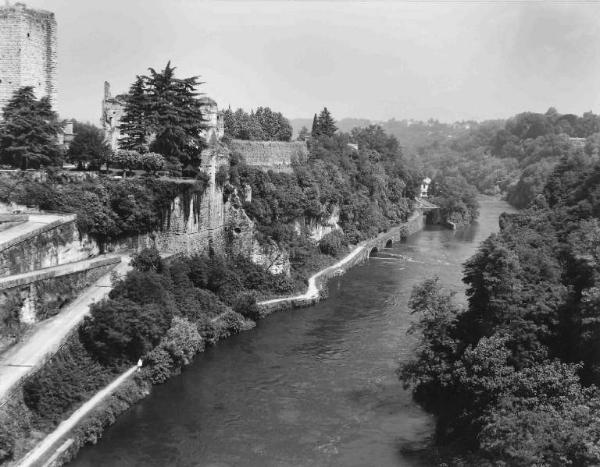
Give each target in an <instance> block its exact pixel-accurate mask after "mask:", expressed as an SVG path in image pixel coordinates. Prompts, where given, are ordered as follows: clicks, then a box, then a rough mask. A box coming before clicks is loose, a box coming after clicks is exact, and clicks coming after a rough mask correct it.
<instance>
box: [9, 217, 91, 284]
mask: <svg viewBox="0 0 600 467" xmlns="http://www.w3.org/2000/svg"><path fill="white" fill-rule="evenodd" d="M99 252H100V249H99V247H98V245H97V244H96V242H94V241H93V240H91V239H89V238H87V237H86V236H81V235H80V234H79V231H78V230H77V226H76V224H75V220H74V219H73V220H72V221H70V222H67V223H63V224H60V225H58V226H50V225H49V226H48V227H47V228H45V229H44V230H43V231H41V232H40V233H39V234H37V235H34V236H28V237H27V238H24V239H22V240H17V241H14V242H11V244H10V245H8V246H7V247H6V248H4V249H2V250H1V251H0V277H6V276H10V275H13V274H21V273H24V272H29V271H35V270H37V269H42V268H48V267H52V266H58V265H59V264H66V263H71V262H75V261H81V260H84V259H87V258H90V257H92V256H96V255H98V254H99Z"/></svg>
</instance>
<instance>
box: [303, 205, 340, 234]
mask: <svg viewBox="0 0 600 467" xmlns="http://www.w3.org/2000/svg"><path fill="white" fill-rule="evenodd" d="M339 221H340V208H339V207H338V206H334V207H333V212H332V214H331V215H330V216H329V217H328V218H327V219H325V221H318V220H316V219H311V218H308V219H307V218H300V219H297V220H296V221H295V223H294V230H295V231H296V232H297V233H298V235H300V234H301V233H302V231H306V232H307V234H308V236H309V237H310V239H311V240H313V241H315V242H319V241H320V240H321V239H322V238H323V237H324V236H325V235H327V234H329V233H331V232H333V231H334V230H341V229H342V228H341V227H340V225H339Z"/></svg>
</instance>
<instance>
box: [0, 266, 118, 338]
mask: <svg viewBox="0 0 600 467" xmlns="http://www.w3.org/2000/svg"><path fill="white" fill-rule="evenodd" d="M120 262H121V258H120V257H109V258H97V259H94V260H91V261H83V262H79V263H71V264H69V265H67V266H66V267H64V268H60V270H58V271H56V270H55V269H56V268H51V269H43V270H40V271H35V272H33V273H31V274H26V275H20V276H17V277H15V278H13V277H14V276H13V277H8V278H5V279H0V310H2V309H3V308H5V307H6V306H9V304H13V305H16V306H18V307H19V309H20V312H19V318H20V321H21V322H22V323H25V324H32V323H35V322H37V321H41V320H44V319H47V318H50V317H51V316H54V315H55V314H57V313H58V312H59V311H60V309H61V308H62V307H63V306H65V305H66V304H67V303H69V302H70V301H72V300H73V299H74V298H76V297H77V294H78V293H79V292H81V291H82V290H83V289H84V288H86V287H87V286H89V285H90V284H93V283H94V282H96V280H98V279H99V278H100V277H102V276H103V275H105V274H106V273H107V272H109V271H110V270H111V269H112V268H113V267H114V266H115V265H116V264H119V263H120ZM82 263H83V264H82ZM1 334H2V323H0V335H1Z"/></svg>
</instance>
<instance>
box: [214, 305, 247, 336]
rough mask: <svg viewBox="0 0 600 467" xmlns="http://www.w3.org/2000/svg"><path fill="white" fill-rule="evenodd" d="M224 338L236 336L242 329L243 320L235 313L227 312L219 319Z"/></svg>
mask: <svg viewBox="0 0 600 467" xmlns="http://www.w3.org/2000/svg"><path fill="white" fill-rule="evenodd" d="M219 321H220V324H221V325H222V328H223V330H224V331H225V334H224V335H225V336H228V335H230V334H238V333H239V332H240V331H241V330H242V329H243V328H244V318H243V317H242V316H241V315H240V314H239V313H236V312H235V311H227V312H225V313H224V314H223V316H221V318H220V319H219Z"/></svg>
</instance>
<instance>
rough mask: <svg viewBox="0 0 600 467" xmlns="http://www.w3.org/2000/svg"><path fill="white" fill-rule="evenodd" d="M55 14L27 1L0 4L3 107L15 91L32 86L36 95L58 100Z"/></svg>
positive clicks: (52, 100)
mask: <svg viewBox="0 0 600 467" xmlns="http://www.w3.org/2000/svg"><path fill="white" fill-rule="evenodd" d="M56 71H57V46H56V19H55V18H54V13H52V12H49V11H44V10H32V9H29V8H27V7H26V6H25V4H24V3H16V4H14V5H9V4H6V5H5V6H0V109H1V108H4V106H5V105H6V104H7V103H8V101H9V100H10V99H11V97H12V96H13V94H14V92H15V91H16V90H18V89H19V88H22V87H24V86H32V87H33V89H34V93H35V95H36V97H37V98H38V99H39V98H41V97H44V96H48V97H49V98H50V102H51V104H52V107H53V108H55V107H56V103H57V87H56Z"/></svg>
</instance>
